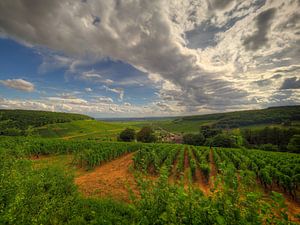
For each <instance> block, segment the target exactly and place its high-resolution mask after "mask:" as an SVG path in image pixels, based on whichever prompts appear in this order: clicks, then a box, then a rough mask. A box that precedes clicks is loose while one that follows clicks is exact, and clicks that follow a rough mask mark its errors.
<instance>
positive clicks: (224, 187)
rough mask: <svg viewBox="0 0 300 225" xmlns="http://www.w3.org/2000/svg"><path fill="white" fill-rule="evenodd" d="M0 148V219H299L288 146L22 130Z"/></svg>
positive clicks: (295, 158)
mask: <svg viewBox="0 0 300 225" xmlns="http://www.w3.org/2000/svg"><path fill="white" fill-rule="evenodd" d="M0 149H1V162H0V165H1V166H0V169H1V178H0V179H1V186H0V192H1V205H0V209H1V210H0V212H1V213H0V221H2V223H4V224H6V223H7V224H35V223H44V224H60V223H70V224H87V223H103V221H107V223H113V224H135V223H142V224H166V223H173V224H247V223H248V224H292V223H295V224H297V223H298V222H299V219H298V217H299V215H298V214H299V213H300V210H299V209H300V208H299V176H300V171H299V165H300V163H299V162H300V156H299V155H297V154H292V153H277V152H264V151H260V150H246V149H228V148H212V149H210V148H209V147H201V146H190V145H178V144H159V143H157V144H153V143H150V144H145V143H124V142H99V141H94V140H64V139H45V138H28V137H2V138H1V142H0ZM33 211H34V212H35V213H33ZM37 215H39V216H37ZM288 221H289V222H288Z"/></svg>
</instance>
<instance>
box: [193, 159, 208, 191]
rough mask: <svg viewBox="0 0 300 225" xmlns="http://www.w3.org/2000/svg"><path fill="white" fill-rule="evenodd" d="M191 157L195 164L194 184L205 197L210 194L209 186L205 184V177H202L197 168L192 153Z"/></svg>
mask: <svg viewBox="0 0 300 225" xmlns="http://www.w3.org/2000/svg"><path fill="white" fill-rule="evenodd" d="M192 156H193V158H194V160H195V161H196V164H197V167H196V172H195V183H194V184H195V185H196V186H197V187H198V188H199V189H200V190H201V191H202V192H203V193H204V194H205V195H206V196H207V195H209V194H210V190H209V185H208V183H207V182H206V180H205V177H204V176H203V174H202V172H201V170H200V169H199V167H198V161H197V160H196V157H195V155H194V153H193V154H192Z"/></svg>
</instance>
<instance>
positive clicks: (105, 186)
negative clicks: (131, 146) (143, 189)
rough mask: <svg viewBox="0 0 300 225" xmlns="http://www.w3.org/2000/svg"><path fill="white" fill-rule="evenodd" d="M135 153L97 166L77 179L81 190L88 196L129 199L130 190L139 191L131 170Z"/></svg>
mask: <svg viewBox="0 0 300 225" xmlns="http://www.w3.org/2000/svg"><path fill="white" fill-rule="evenodd" d="M132 156H133V153H130V154H127V155H125V156H122V157H120V158H118V159H116V160H113V161H110V162H107V163H105V164H104V165H101V166H99V167H96V168H95V169H94V170H93V171H92V172H89V173H86V174H84V175H82V176H79V177H77V178H76V179H75V183H76V185H77V186H78V188H79V190H80V191H81V192H82V193H83V194H84V195H85V196H88V197H92V196H93V197H95V196H96V197H111V198H114V199H117V200H123V201H127V202H128V201H129V200H130V191H129V190H132V191H133V192H134V193H138V191H137V184H136V182H135V178H134V175H133V174H132V173H131V172H130V167H131V165H132Z"/></svg>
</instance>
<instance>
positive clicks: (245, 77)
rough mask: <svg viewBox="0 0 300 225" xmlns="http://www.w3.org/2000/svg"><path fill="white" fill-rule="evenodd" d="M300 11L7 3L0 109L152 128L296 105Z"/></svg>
mask: <svg viewBox="0 0 300 225" xmlns="http://www.w3.org/2000/svg"><path fill="white" fill-rule="evenodd" d="M299 72H300V1H299V0H245V1H240V0H151V1H149V0H51V1H40V0H1V1H0V108H4V109H35V110H49V111H63V112H75V113H83V114H88V115H91V116H93V117H98V118H101V117H149V116H151V117H153V116H178V115H194V114H207V113H216V112H226V111H236V110H246V109H259V108H266V107H270V106H282V105H295V104H300V73H299Z"/></svg>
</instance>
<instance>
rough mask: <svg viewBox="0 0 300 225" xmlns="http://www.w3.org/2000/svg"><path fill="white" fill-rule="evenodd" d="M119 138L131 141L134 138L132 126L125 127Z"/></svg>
mask: <svg viewBox="0 0 300 225" xmlns="http://www.w3.org/2000/svg"><path fill="white" fill-rule="evenodd" d="M119 139H120V140H121V141H133V140H134V139H135V130H134V129H132V128H126V129H125V130H123V131H122V132H121V133H120V135H119Z"/></svg>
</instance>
